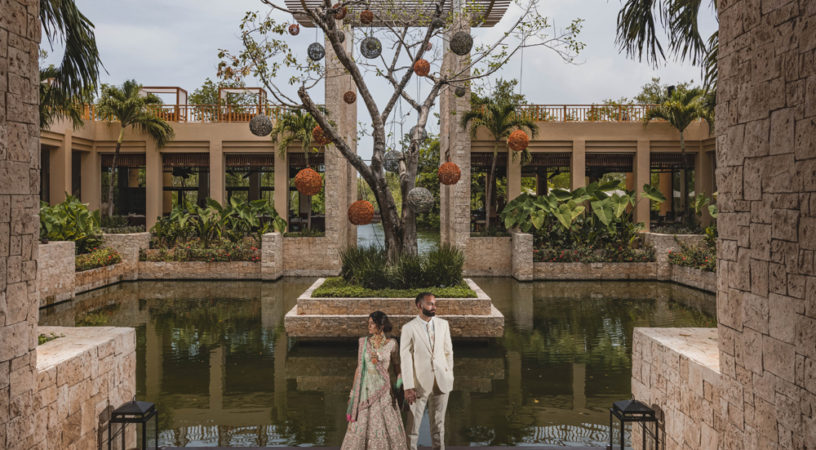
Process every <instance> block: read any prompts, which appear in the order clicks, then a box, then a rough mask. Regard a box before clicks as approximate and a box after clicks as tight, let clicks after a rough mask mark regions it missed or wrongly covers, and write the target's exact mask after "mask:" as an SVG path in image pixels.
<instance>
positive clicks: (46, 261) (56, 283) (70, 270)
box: [37, 241, 76, 306]
mask: <svg viewBox="0 0 816 450" xmlns="http://www.w3.org/2000/svg"><path fill="white" fill-rule="evenodd" d="M75 248H76V247H75V243H74V242H71V241H59V242H56V241H55V242H49V243H47V244H39V256H38V257H37V259H38V262H39V264H38V267H37V286H38V287H39V290H40V296H39V298H40V303H39V305H40V306H46V305H50V304H52V303H56V302H61V301H63V300H68V299H70V298H73V296H74V272H75V270H76V255H75Z"/></svg>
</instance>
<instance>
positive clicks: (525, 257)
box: [512, 233, 534, 281]
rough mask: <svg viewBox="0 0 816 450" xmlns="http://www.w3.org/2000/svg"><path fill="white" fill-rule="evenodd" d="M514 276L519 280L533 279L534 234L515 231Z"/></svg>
mask: <svg viewBox="0 0 816 450" xmlns="http://www.w3.org/2000/svg"><path fill="white" fill-rule="evenodd" d="M512 237H513V256H512V270H513V278H515V279H517V280H519V281H530V280H532V279H533V275H534V274H533V267H534V266H533V235H532V234H529V233H513V235H512Z"/></svg>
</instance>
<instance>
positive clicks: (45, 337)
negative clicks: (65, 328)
mask: <svg viewBox="0 0 816 450" xmlns="http://www.w3.org/2000/svg"><path fill="white" fill-rule="evenodd" d="M61 337H64V335H57V334H56V333H48V334H40V335H38V336H37V345H43V344H45V343H46V342H50V341H53V340H54V339H57V338H61Z"/></svg>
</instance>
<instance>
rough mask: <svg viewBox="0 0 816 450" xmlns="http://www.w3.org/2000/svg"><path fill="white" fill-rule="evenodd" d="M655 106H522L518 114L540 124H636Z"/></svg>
mask: <svg viewBox="0 0 816 450" xmlns="http://www.w3.org/2000/svg"><path fill="white" fill-rule="evenodd" d="M656 106H657V105H522V106H521V107H519V113H520V114H521V115H523V116H524V117H526V118H528V119H532V120H536V121H542V122H637V121H641V120H643V117H644V116H645V115H646V112H647V111H648V110H650V109H652V108H654V107H656Z"/></svg>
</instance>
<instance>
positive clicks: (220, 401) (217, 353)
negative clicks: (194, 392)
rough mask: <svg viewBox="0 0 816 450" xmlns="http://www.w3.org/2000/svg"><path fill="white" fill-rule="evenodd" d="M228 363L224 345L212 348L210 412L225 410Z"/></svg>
mask: <svg viewBox="0 0 816 450" xmlns="http://www.w3.org/2000/svg"><path fill="white" fill-rule="evenodd" d="M226 363H227V352H226V351H225V350H224V345H223V344H222V345H219V346H218V347H216V348H214V349H212V350H210V384H209V393H210V403H209V407H210V412H211V413H215V412H220V411H223V410H224V378H225V373H224V372H225V371H226Z"/></svg>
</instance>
